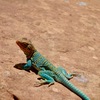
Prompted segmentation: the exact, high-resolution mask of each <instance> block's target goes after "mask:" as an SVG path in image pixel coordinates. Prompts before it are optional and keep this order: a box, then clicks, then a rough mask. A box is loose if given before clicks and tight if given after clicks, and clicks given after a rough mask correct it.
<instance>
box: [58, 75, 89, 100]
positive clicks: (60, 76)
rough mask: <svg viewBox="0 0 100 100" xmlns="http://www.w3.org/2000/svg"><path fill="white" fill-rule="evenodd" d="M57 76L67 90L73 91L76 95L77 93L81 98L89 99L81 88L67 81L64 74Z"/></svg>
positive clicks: (83, 99)
mask: <svg viewBox="0 0 100 100" xmlns="http://www.w3.org/2000/svg"><path fill="white" fill-rule="evenodd" d="M59 78H60V79H61V83H62V84H63V85H64V86H65V87H67V88H68V89H69V90H71V91H72V92H74V93H75V94H76V95H78V96H79V97H80V98H82V100H90V98H89V97H88V96H87V95H85V94H84V93H83V92H82V91H81V90H79V89H78V88H77V87H75V86H74V85H73V84H72V83H71V82H69V81H68V80H67V79H66V78H65V76H63V75H59Z"/></svg>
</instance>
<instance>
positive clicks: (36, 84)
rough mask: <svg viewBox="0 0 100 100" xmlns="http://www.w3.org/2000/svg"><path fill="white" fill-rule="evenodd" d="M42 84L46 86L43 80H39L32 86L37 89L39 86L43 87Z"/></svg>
mask: <svg viewBox="0 0 100 100" xmlns="http://www.w3.org/2000/svg"><path fill="white" fill-rule="evenodd" d="M43 84H46V82H45V81H44V80H42V79H41V80H40V81H37V82H36V83H35V84H34V86H35V87H39V86H41V85H43Z"/></svg>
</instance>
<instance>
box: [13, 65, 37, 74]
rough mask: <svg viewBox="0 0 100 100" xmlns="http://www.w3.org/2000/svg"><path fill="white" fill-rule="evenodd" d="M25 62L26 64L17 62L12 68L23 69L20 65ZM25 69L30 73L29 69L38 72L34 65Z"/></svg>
mask: <svg viewBox="0 0 100 100" xmlns="http://www.w3.org/2000/svg"><path fill="white" fill-rule="evenodd" d="M25 64H26V63H18V64H15V65H14V68H16V69H19V70H24V69H23V68H22V67H23V66H24V65H25ZM25 71H27V72H29V73H30V71H32V72H34V73H35V74H37V73H38V71H37V70H36V69H35V68H34V67H31V68H30V69H27V70H25Z"/></svg>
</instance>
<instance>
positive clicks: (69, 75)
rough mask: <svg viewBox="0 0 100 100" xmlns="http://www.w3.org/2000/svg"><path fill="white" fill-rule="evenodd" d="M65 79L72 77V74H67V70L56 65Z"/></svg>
mask: <svg viewBox="0 0 100 100" xmlns="http://www.w3.org/2000/svg"><path fill="white" fill-rule="evenodd" d="M57 69H58V70H59V71H60V72H61V73H63V75H64V76H65V77H66V78H67V79H72V78H73V76H74V74H73V73H72V74H68V73H67V71H66V70H65V69H64V68H63V67H58V68H57Z"/></svg>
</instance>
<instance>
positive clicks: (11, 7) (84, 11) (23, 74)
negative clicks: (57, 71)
mask: <svg viewBox="0 0 100 100" xmlns="http://www.w3.org/2000/svg"><path fill="white" fill-rule="evenodd" d="M22 37H27V38H29V39H31V40H32V42H33V44H34V45H35V47H36V48H37V49H38V51H40V53H42V54H43V55H44V56H45V57H47V58H48V59H49V60H50V61H51V62H52V63H53V64H54V65H55V66H63V67H64V68H65V69H66V70H67V71H68V72H69V73H71V72H77V73H79V74H80V77H75V78H73V79H72V80H70V81H71V82H72V83H73V84H74V85H75V86H77V87H78V88H80V89H81V90H82V91H83V92H84V93H85V94H87V95H88V96H89V97H90V98H91V100H100V0H56V1H55V0H0V100H81V99H80V98H79V97H78V96H76V95H75V94H74V93H72V92H71V91H69V90H68V89H67V88H65V87H64V86H62V85H61V84H59V83H55V85H52V86H50V87H48V86H47V85H43V86H41V87H34V84H35V82H36V81H37V78H38V77H39V76H38V75H36V74H35V73H34V72H32V71H30V72H27V71H24V70H19V69H16V68H15V67H14V66H15V65H16V64H20V63H25V62H26V58H25V55H24V54H23V52H22V51H21V50H20V49H19V47H18V46H17V45H16V43H15V42H16V40H17V39H19V38H22Z"/></svg>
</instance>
